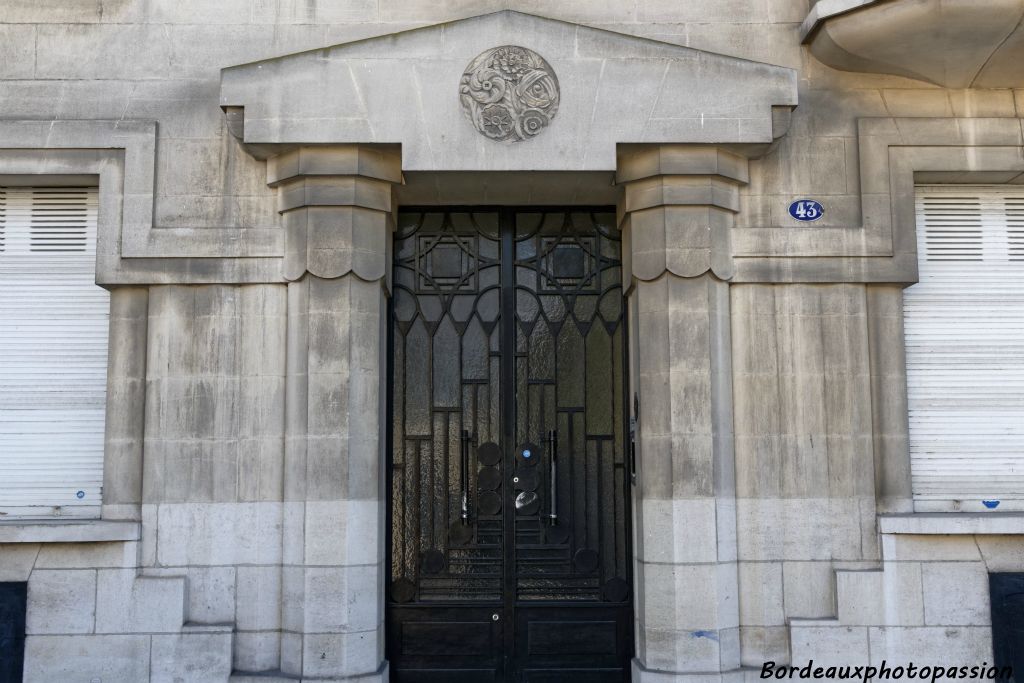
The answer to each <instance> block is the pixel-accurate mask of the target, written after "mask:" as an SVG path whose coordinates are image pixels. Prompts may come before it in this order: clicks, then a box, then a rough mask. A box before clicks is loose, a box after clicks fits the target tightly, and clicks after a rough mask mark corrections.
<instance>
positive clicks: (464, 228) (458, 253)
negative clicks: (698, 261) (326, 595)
mask: <svg viewBox="0 0 1024 683" xmlns="http://www.w3.org/2000/svg"><path fill="white" fill-rule="evenodd" d="M393 265H394V295H393V298H392V310H393V314H392V326H391V335H392V336H391V341H392V349H393V351H392V358H391V377H392V381H391V388H392V392H391V411H392V425H393V430H392V433H391V435H390V452H391V467H390V478H389V486H390V525H389V527H390V534H391V538H390V546H391V556H390V563H389V571H390V584H389V589H388V595H387V648H388V653H387V654H388V659H389V660H390V664H391V677H392V680H393V681H395V682H396V683H427V682H431V683H432V682H435V681H436V682H442V681H443V682H444V683H463V682H465V683H483V682H487V681H495V682H498V681H502V682H504V681H514V682H516V683H526V682H529V683H542V682H549V681H550V682H553V681H559V682H566V683H573V682H578V683H582V682H584V681H586V682H587V683H590V682H596V683H604V682H606V681H607V682H609V683H611V682H613V681H614V682H615V683H621V682H622V681H626V680H628V678H629V659H630V657H631V656H632V623H633V613H632V602H631V577H630V562H629V556H630V553H629V534H628V528H627V525H628V518H629V506H628V481H627V477H628V472H627V468H626V457H625V455H626V449H627V443H626V439H627V435H626V424H625V410H624V400H625V399H624V397H625V349H624V343H625V338H626V337H625V330H624V318H623V299H622V287H621V263H620V243H619V236H618V233H617V231H616V228H615V215H614V211H613V210H612V209H601V210H589V209H580V208H571V209H535V210H534V209H531V210H523V209H517V210H512V209H500V210H497V209H450V210H440V209H427V210H423V211H413V210H407V211H403V212H401V213H400V214H399V218H398V226H397V232H396V235H395V245H394V263H393Z"/></svg>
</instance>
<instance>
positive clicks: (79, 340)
mask: <svg viewBox="0 0 1024 683" xmlns="http://www.w3.org/2000/svg"><path fill="white" fill-rule="evenodd" d="M96 200H97V193H96V189H95V188H72V187H53V188H43V187H0V518H10V517H14V516H45V517H50V516H54V515H60V516H72V517H98V516H99V505H100V494H101V491H100V488H101V485H102V482H103V423H104V404H105V400H106V370H107V324H108V318H109V309H110V305H109V301H110V297H109V294H108V293H107V291H106V290H104V289H102V288H101V287H98V286H97V285H96V284H95V268H96V265H95V264H96Z"/></svg>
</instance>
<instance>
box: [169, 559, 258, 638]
mask: <svg viewBox="0 0 1024 683" xmlns="http://www.w3.org/2000/svg"><path fill="white" fill-rule="evenodd" d="M241 569H245V567H238V568H236V567H189V568H188V570H187V573H186V577H187V578H188V611H187V615H186V620H187V621H189V622H193V623H198V624H224V623H230V622H233V621H234V620H235V590H236V588H235V573H236V571H240V570H241ZM274 569H277V568H276V567H275V568H274Z"/></svg>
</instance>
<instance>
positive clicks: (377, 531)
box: [305, 491, 384, 565]
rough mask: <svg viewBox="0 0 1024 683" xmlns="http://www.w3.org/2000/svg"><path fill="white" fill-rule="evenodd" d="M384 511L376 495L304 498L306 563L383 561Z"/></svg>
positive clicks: (341, 563) (340, 563)
mask: <svg viewBox="0 0 1024 683" xmlns="http://www.w3.org/2000/svg"><path fill="white" fill-rule="evenodd" d="M370 493H375V491H374V492H370ZM383 513H384V511H383V503H382V502H381V501H379V500H377V499H376V498H375V497H374V498H368V499H358V500H338V501H309V502H307V503H306V525H305V541H306V557H305V564H310V565H357V564H377V563H380V562H383V559H384V557H383V552H384V542H383V535H382V531H383Z"/></svg>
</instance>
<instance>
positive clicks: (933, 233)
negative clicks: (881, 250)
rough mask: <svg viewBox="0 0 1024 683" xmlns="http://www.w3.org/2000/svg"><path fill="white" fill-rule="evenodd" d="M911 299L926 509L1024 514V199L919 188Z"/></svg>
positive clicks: (918, 494) (909, 330) (914, 420)
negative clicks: (917, 268)
mask: <svg viewBox="0 0 1024 683" xmlns="http://www.w3.org/2000/svg"><path fill="white" fill-rule="evenodd" d="M917 248H918V261H919V264H920V282H919V283H918V284H916V285H913V286H912V287H909V288H908V289H907V290H906V292H905V293H904V326H905V327H904V330H905V335H906V345H907V346H906V348H907V390H908V395H907V398H908V403H909V410H910V456H911V473H912V479H913V490H914V500H915V509H917V510H919V511H953V510H977V511H982V510H987V509H998V510H1000V511H1002V510H1007V509H1010V510H1021V509H1024V191H1022V190H1008V189H1006V188H1005V187H1004V188H985V187H977V186H975V187H955V186H942V187H919V188H918V190H917Z"/></svg>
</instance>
